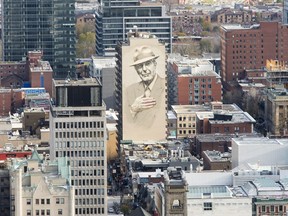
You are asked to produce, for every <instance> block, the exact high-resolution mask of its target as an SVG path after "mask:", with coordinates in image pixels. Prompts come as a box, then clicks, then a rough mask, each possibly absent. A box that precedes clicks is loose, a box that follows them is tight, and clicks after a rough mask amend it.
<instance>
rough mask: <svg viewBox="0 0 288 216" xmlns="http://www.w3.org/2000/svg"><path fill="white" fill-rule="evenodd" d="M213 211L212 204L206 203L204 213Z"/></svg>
mask: <svg viewBox="0 0 288 216" xmlns="http://www.w3.org/2000/svg"><path fill="white" fill-rule="evenodd" d="M211 210H212V202H204V211H211Z"/></svg>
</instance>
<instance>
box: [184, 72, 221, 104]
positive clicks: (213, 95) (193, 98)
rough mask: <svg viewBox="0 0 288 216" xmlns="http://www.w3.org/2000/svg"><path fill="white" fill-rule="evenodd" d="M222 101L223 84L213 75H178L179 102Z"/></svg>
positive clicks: (201, 102)
mask: <svg viewBox="0 0 288 216" xmlns="http://www.w3.org/2000/svg"><path fill="white" fill-rule="evenodd" d="M211 101H222V84H221V82H220V79H217V78H216V77H213V76H189V75H188V76H181V75H179V76H178V104H179V105H188V104H203V103H208V102H211Z"/></svg>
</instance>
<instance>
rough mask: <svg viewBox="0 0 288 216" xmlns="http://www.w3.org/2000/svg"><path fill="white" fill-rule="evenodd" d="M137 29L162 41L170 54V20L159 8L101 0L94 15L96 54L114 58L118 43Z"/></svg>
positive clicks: (156, 5) (113, 0) (137, 3)
mask: <svg viewBox="0 0 288 216" xmlns="http://www.w3.org/2000/svg"><path fill="white" fill-rule="evenodd" d="M135 26H137V29H138V31H140V32H150V33H151V34H153V35H155V36H156V37H158V38H159V39H161V40H163V41H165V44H166V50H167V51H168V52H171V44H172V40H171V38H172V30H171V29H172V27H171V17H168V16H166V15H165V11H164V7H163V6H162V5H158V4H150V5H145V4H143V5H141V4H140V1H138V0H137V1H135V0H132V1H129V2H128V1H123V0H120V1H115V0H102V7H101V8H100V10H99V11H98V12H96V54H97V55H100V56H104V55H114V54H115V47H116V45H117V42H119V41H120V42H121V41H125V40H127V33H128V32H129V31H134V27H135Z"/></svg>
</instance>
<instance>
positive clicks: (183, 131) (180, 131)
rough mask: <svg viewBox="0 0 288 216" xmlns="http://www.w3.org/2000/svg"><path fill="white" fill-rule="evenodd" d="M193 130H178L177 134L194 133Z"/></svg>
mask: <svg viewBox="0 0 288 216" xmlns="http://www.w3.org/2000/svg"><path fill="white" fill-rule="evenodd" d="M195 133H196V131H195V130H179V134H181V135H182V134H195Z"/></svg>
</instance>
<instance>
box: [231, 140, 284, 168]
mask: <svg viewBox="0 0 288 216" xmlns="http://www.w3.org/2000/svg"><path fill="white" fill-rule="evenodd" d="M254 140H255V141H253V139H251V140H250V141H248V142H247V141H246V142H245V143H243V141H242V140H241V138H238V139H235V140H234V139H232V149H233V151H232V168H235V167H237V166H239V165H241V164H245V163H252V164H253V163H254V164H256V163H259V164H261V165H263V166H266V165H267V166H269V165H276V164H279V165H280V164H287V163H288V159H287V157H286V152H287V149H288V146H287V145H281V144H278V143H266V142H265V140H266V141H267V138H255V139H254Z"/></svg>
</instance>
